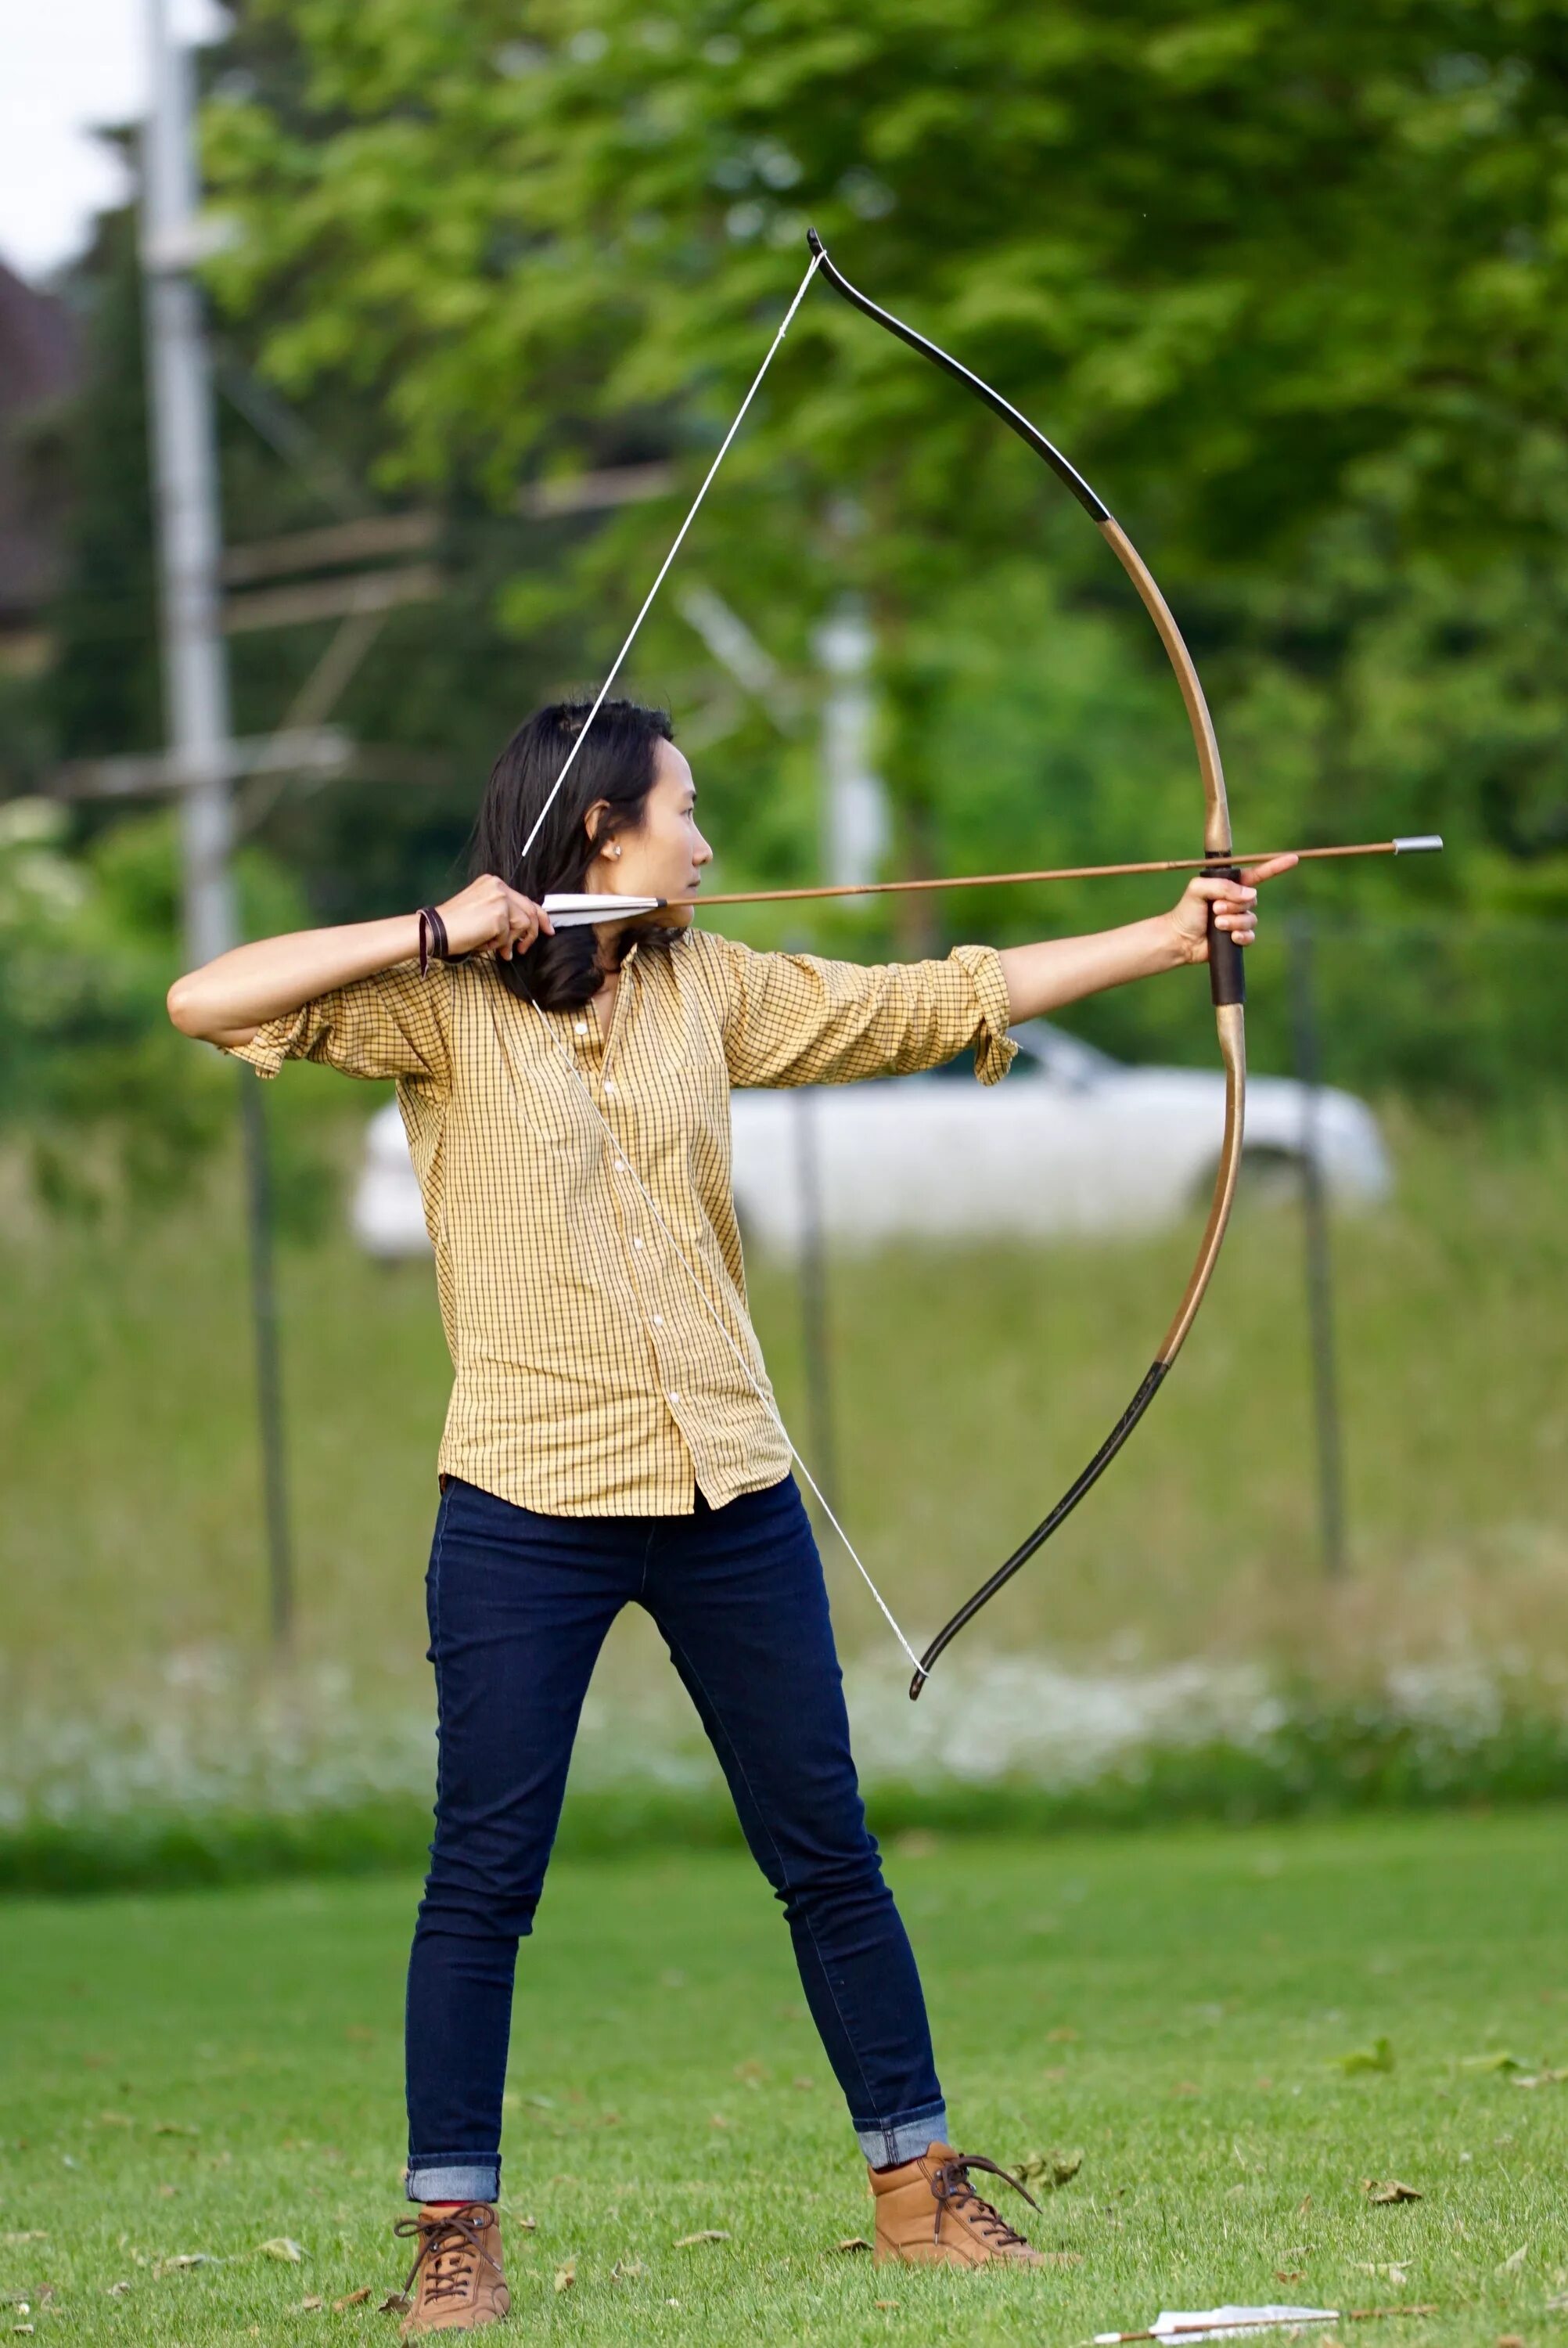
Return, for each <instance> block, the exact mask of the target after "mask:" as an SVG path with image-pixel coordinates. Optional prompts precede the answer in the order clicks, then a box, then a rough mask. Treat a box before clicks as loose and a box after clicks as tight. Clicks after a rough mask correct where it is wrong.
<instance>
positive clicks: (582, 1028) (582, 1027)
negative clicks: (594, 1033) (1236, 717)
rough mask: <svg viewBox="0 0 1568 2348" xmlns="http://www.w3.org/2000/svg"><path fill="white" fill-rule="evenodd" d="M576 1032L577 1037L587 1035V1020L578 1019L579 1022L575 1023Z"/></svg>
mask: <svg viewBox="0 0 1568 2348" xmlns="http://www.w3.org/2000/svg"><path fill="white" fill-rule="evenodd" d="M577 1032H578V1034H579V1035H587V1033H588V1022H587V1020H586V1019H579V1021H578V1022H577Z"/></svg>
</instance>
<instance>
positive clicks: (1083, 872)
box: [666, 834, 1442, 909]
mask: <svg viewBox="0 0 1568 2348" xmlns="http://www.w3.org/2000/svg"><path fill="white" fill-rule="evenodd" d="M1441 846H1442V842H1441V840H1440V839H1438V838H1437V837H1436V835H1435V834H1432V835H1429V836H1424V837H1422V838H1420V839H1363V840H1357V841H1354V842H1352V843H1351V844H1350V845H1348V846H1345V847H1339V848H1270V849H1264V850H1258V851H1257V852H1256V853H1255V854H1253V855H1247V856H1243V855H1240V854H1237V853H1233V854H1231V855H1230V856H1227V857H1217V856H1162V857H1156V858H1154V859H1153V860H1149V861H1147V862H1144V863H1141V864H1059V865H1054V866H1051V867H1050V868H1048V869H1047V870H1042V871H1039V872H958V873H951V874H947V875H944V876H943V877H942V878H941V879H939V880H840V881H835V882H833V883H832V884H831V885H830V886H828V887H825V888H824V887H817V888H812V889H731V890H725V891H718V892H716V893H715V894H714V895H712V896H707V895H703V896H701V897H671V898H669V899H667V900H666V902H667V903H668V904H669V905H671V906H692V907H695V908H699V909H700V908H701V907H702V906H703V905H780V904H798V903H800V902H802V901H804V900H805V899H820V898H825V897H887V896H897V895H913V894H916V893H917V892H919V891H925V890H930V889H999V888H1001V887H1003V886H1004V885H1005V884H1006V883H1008V882H1015V883H1016V882H1023V881H1030V880H1115V879H1117V878H1119V877H1120V876H1122V875H1123V874H1126V873H1135V872H1205V871H1222V872H1223V871H1225V870H1228V869H1229V867H1230V866H1231V865H1233V864H1266V863H1267V862H1268V861H1269V860H1270V859H1271V858H1273V857H1276V856H1295V857H1297V858H1299V860H1301V861H1302V862H1303V863H1307V862H1308V861H1310V860H1317V859H1322V858H1327V857H1344V856H1409V855H1414V854H1417V853H1419V852H1422V851H1424V850H1431V849H1434V848H1440V847H1441Z"/></svg>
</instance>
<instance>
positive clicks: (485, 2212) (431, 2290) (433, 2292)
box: [393, 2201, 501, 2307]
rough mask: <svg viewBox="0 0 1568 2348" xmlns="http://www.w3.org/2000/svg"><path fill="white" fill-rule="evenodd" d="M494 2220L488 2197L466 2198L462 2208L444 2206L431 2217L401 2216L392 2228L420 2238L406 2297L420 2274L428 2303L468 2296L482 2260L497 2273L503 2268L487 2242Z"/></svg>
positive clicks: (423, 2291) (424, 2297)
mask: <svg viewBox="0 0 1568 2348" xmlns="http://www.w3.org/2000/svg"><path fill="white" fill-rule="evenodd" d="M495 2221H496V2213H495V2211H494V2210H493V2209H491V2208H490V2206H489V2204H488V2203H487V2202H485V2201H466V2202H465V2203H464V2204H463V2206H462V2208H461V2209H443V2210H441V2211H440V2212H439V2214H438V2215H437V2216H435V2217H431V2218H400V2219H398V2220H397V2223H396V2225H395V2226H394V2228H393V2232H394V2233H395V2234H402V2235H404V2236H405V2237H406V2238H407V2239H408V2240H413V2239H414V2238H415V2236H417V2238H418V2241H419V2248H418V2250H416V2251H415V2255H414V2264H413V2265H412V2266H411V2267H410V2268H409V2270H408V2280H407V2281H406V2282H405V2284H404V2286H403V2295H404V2297H405V2299H406V2298H407V2296H408V2293H409V2292H410V2291H412V2290H413V2288H414V2283H415V2278H416V2277H417V2278H418V2279H419V2285H420V2293H421V2296H422V2297H423V2299H424V2302H425V2306H426V2307H439V2306H442V2305H443V2304H445V2303H446V2302H450V2301H452V2300H455V2299H462V2298H466V2296H467V2295H468V2294H469V2293H470V2292H471V2291H472V2290H473V2287H474V2280H475V2276H476V2274H477V2269H478V2265H479V2262H480V2260H483V2261H484V2263H485V2265H486V2266H487V2267H491V2268H493V2269H494V2270H495V2272H496V2273H497V2275H498V2274H499V2273H500V2271H501V2270H500V2268H499V2267H498V2266H497V2264H496V2261H495V2260H494V2259H493V2258H492V2257H491V2256H490V2254H489V2252H488V2250H486V2248H485V2246H484V2235H485V2230H486V2229H487V2227H489V2226H493V2225H494V2224H495ZM421 2268H423V2269H424V2273H423V2275H421V2274H420V2270H421Z"/></svg>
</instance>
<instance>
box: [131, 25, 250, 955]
mask: <svg viewBox="0 0 1568 2348" xmlns="http://www.w3.org/2000/svg"><path fill="white" fill-rule="evenodd" d="M147 24H148V34H149V47H150V52H151V68H152V74H151V78H152V105H151V110H150V112H149V115H148V118H147V124H146V127H145V129H144V132H143V139H142V170H141V263H142V281H143V284H144V287H145V296H144V299H145V304H146V335H147V355H148V378H149V386H148V387H149V406H150V410H151V426H152V469H153V495H154V502H155V507H156V511H157V517H158V553H159V590H160V592H159V626H160V631H161V636H162V645H163V675H164V694H165V703H166V712H165V722H166V724H167V726H168V730H169V748H170V751H171V753H172V756H173V760H174V764H175V767H176V769H177V772H178V774H179V831H180V844H181V848H182V850H183V855H184V867H185V927H186V941H185V943H186V953H187V954H188V955H189V957H190V961H191V962H192V963H203V962H210V961H211V959H212V957H213V956H214V954H220V953H223V952H224V951H225V949H226V948H227V947H229V946H231V945H232V944H233V943H234V941H235V937H236V935H237V929H236V924H235V919H234V897H233V884H232V880H231V875H230V870H229V859H230V852H231V847H232V844H233V833H232V823H231V811H230V804H229V774H228V761H227V757H226V752H227V748H228V743H229V736H230V733H231V725H230V716H229V673H228V664H227V661H226V658H225V654H224V645H223V631H222V609H221V601H220V598H221V585H220V556H221V543H220V525H219V519H218V467H217V452H216V448H215V446H214V441H213V429H212V387H211V383H210V377H209V374H208V366H207V346H206V339H205V336H204V334H203V331H202V318H201V306H200V293H198V291H197V287H196V284H195V283H194V281H193V279H192V277H191V274H190V272H191V268H192V265H193V264H194V263H195V262H196V260H197V258H198V256H199V239H198V223H197V211H196V167H195V157H194V150H193V131H192V126H191V118H190V58H189V56H188V54H187V52H186V51H185V49H184V48H183V47H182V46H180V45H179V43H177V42H176V41H175V40H173V39H172V38H171V36H170V31H169V14H168V0H147Z"/></svg>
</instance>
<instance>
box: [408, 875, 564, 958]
mask: <svg viewBox="0 0 1568 2348" xmlns="http://www.w3.org/2000/svg"><path fill="white" fill-rule="evenodd" d="M436 911H437V912H438V913H439V914H440V916H441V918H442V920H443V921H444V922H446V942H447V944H448V945H449V946H450V947H451V949H452V952H453V953H455V954H469V953H497V954H499V955H500V957H501V959H502V961H503V962H510V961H511V959H512V956H513V954H514V953H517V952H518V951H519V950H520V951H521V952H522V953H527V952H528V948H529V947H530V946H531V945H532V944H533V942H534V940H535V939H536V938H537V937H538V936H539V935H540V934H541V932H542V934H543V935H544V936H545V937H547V938H548V937H553V936H554V935H555V924H554V923H553V922H551V920H550V917H549V915H548V913H547V912H546V911H545V910H544V908H543V907H542V906H540V905H536V904H535V903H534V901H533V899H532V898H531V897H523V896H520V895H519V894H518V891H517V890H516V889H508V888H507V884H506V882H505V881H504V880H501V878H500V877H499V875H498V874H497V873H494V872H485V873H482V874H481V875H480V877H479V879H478V880H471V881H470V882H469V884H468V886H467V887H466V889H465V890H463V891H462V892H461V893H460V894H459V895H458V896H456V897H448V898H447V900H446V903H445V904H444V905H438V906H437V907H436Z"/></svg>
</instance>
